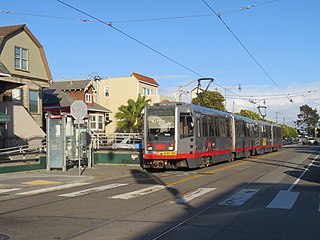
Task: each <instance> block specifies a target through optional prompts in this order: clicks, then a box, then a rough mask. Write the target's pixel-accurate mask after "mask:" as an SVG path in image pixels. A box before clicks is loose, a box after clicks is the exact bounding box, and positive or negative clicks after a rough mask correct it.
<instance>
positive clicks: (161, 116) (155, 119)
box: [147, 109, 175, 140]
mask: <svg viewBox="0 0 320 240" xmlns="http://www.w3.org/2000/svg"><path fill="white" fill-rule="evenodd" d="M155 110H157V111H155ZM155 110H154V111H150V112H149V115H148V117H147V118H148V119H147V121H148V122H147V126H148V131H147V134H148V139H149V140H167V139H173V138H174V131H175V129H174V123H175V120H174V109H172V110H171V109H168V110H167V111H164V110H162V109H155Z"/></svg>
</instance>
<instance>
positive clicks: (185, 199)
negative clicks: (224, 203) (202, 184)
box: [172, 188, 216, 204]
mask: <svg viewBox="0 0 320 240" xmlns="http://www.w3.org/2000/svg"><path fill="white" fill-rule="evenodd" d="M213 190H216V188H198V189H196V190H194V191H192V192H190V193H188V194H185V195H183V196H182V197H180V198H178V199H176V200H175V201H172V203H177V204H184V203H187V202H190V201H191V200H193V199H195V198H197V197H200V196H202V195H204V194H207V193H209V192H211V191H213Z"/></svg>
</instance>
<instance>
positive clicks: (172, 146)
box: [168, 143, 174, 151]
mask: <svg viewBox="0 0 320 240" xmlns="http://www.w3.org/2000/svg"><path fill="white" fill-rule="evenodd" d="M168 150H170V151H173V150H174V144H173V143H171V144H169V146H168Z"/></svg>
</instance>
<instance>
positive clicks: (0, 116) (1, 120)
mask: <svg viewBox="0 0 320 240" xmlns="http://www.w3.org/2000/svg"><path fill="white" fill-rule="evenodd" d="M9 121H10V116H8V115H7V114H4V113H2V112H0V123H7V122H9Z"/></svg>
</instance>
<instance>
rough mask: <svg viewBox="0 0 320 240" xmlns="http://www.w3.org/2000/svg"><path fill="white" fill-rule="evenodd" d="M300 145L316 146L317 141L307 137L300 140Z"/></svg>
mask: <svg viewBox="0 0 320 240" xmlns="http://www.w3.org/2000/svg"><path fill="white" fill-rule="evenodd" d="M302 144H303V145H318V141H317V139H315V138H314V137H308V138H306V139H303V140H302Z"/></svg>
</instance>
